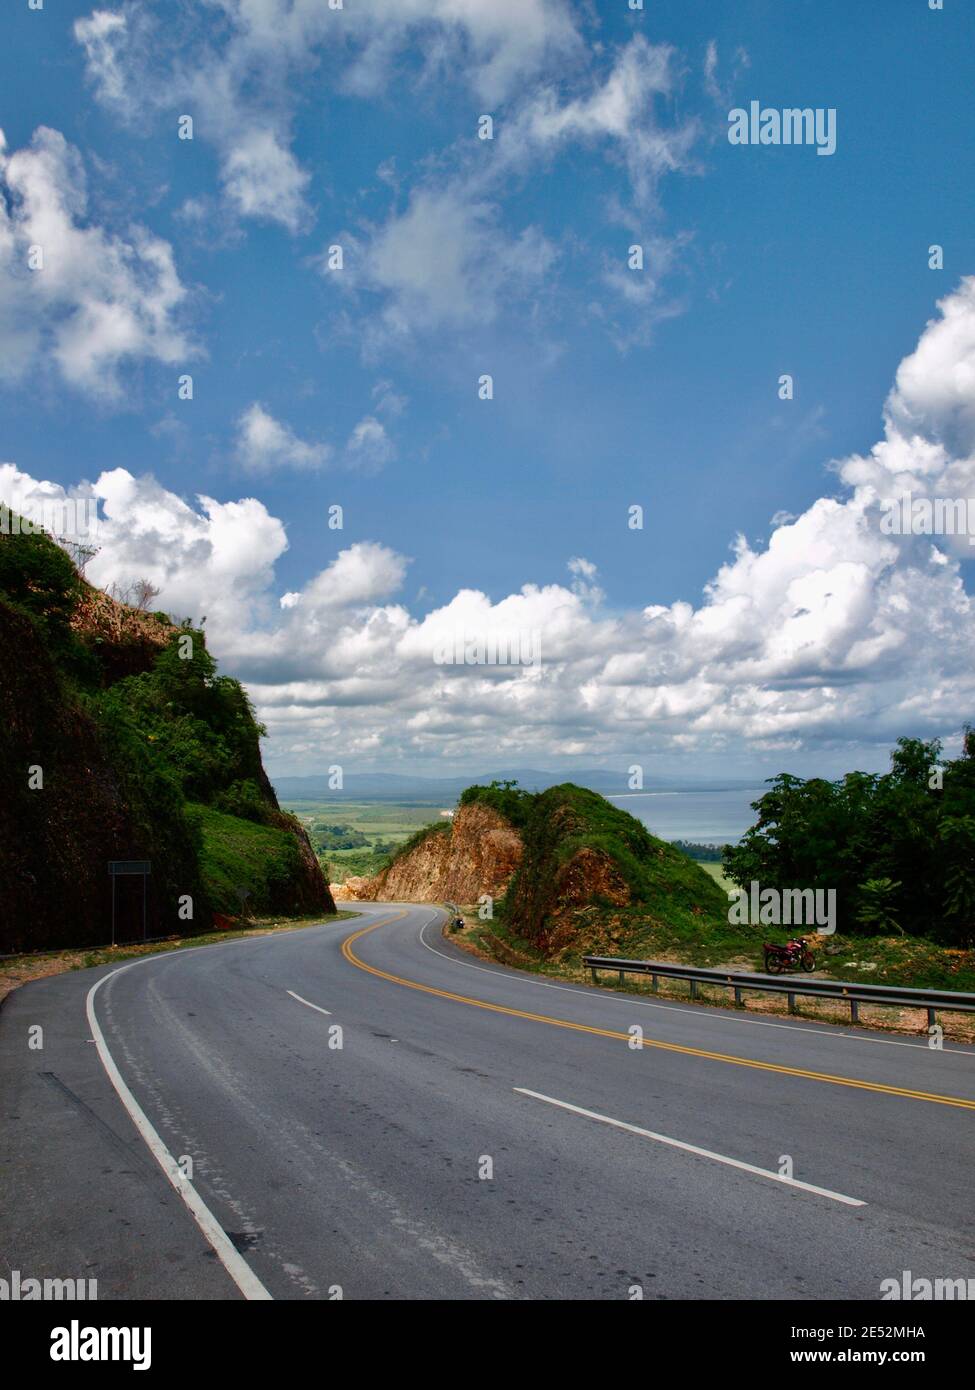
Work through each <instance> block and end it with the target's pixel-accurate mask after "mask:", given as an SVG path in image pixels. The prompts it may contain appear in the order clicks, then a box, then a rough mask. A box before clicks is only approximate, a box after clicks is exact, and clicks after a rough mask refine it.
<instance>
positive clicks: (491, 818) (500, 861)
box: [351, 805, 522, 903]
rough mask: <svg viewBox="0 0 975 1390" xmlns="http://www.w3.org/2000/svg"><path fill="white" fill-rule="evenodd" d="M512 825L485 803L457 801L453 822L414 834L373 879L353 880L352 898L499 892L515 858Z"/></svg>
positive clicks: (457, 897) (437, 898) (464, 898)
mask: <svg viewBox="0 0 975 1390" xmlns="http://www.w3.org/2000/svg"><path fill="white" fill-rule="evenodd" d="M521 855H522V844H521V836H520V835H519V834H518V832H517V830H516V829H515V828H514V826H512V825H511V824H509V822H508V821H507V820H505V818H504V817H503V816H501V815H499V814H498V812H497V811H495V810H492V808H491V807H489V806H480V805H473V806H461V807H460V809H459V810H458V811H457V813H456V815H455V816H454V819H453V821H451V822H445V824H444V825H443V827H441V826H436V827H434V828H433V829H431V830H430V831H428V832H427V833H426V834H425V835H423V836H421V837H419V840H418V842H417V843H414V844H413V845H412V846H411V847H410V848H409V849H408V850H407V851H406V852H405V853H401V854H400V855H398V856H397V857H396V858H395V859H394V860H393V862H392V864H390V866H389V867H388V868H387V869H384V870H383V872H382V873H380V874H377V875H376V877H375V878H371V879H366V880H356V881H355V883H354V885H353V886H352V888H351V892H352V893H353V894H354V896H355V897H357V898H360V899H363V900H368V901H372V902H411V903H423V902H455V903H475V902H477V900H478V898H479V897H480V896H481V895H482V894H483V893H489V894H490V895H491V897H492V898H496V897H501V896H502V895H503V894H504V891H505V889H506V888H507V886H508V883H509V881H510V879H511V876H512V874H513V873H514V872H515V870H516V869H517V867H518V865H519V864H520V863H521Z"/></svg>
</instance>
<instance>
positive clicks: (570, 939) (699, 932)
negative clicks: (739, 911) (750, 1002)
mask: <svg viewBox="0 0 975 1390" xmlns="http://www.w3.org/2000/svg"><path fill="white" fill-rule="evenodd" d="M460 803H461V805H462V806H463V805H471V804H473V803H482V804H486V805H488V806H491V807H492V808H493V809H494V810H495V811H497V812H498V813H499V814H500V815H503V816H504V817H505V818H506V819H507V820H508V821H509V822H510V823H511V824H512V825H513V826H514V827H515V828H516V829H517V830H518V831H519V833H520V835H521V838H522V842H523V845H524V855H523V858H522V861H521V864H520V865H519V867H518V868H517V870H516V871H515V873H514V875H513V877H512V879H511V881H510V883H509V884H508V889H507V892H506V894H505V896H504V899H503V900H502V901H501V902H500V903H498V904H497V906H496V913H497V917H498V922H499V925H503V926H504V927H505V928H506V929H507V930H508V931H509V932H511V933H513V934H514V935H515V936H517V937H518V938H519V939H520V940H521V941H522V942H523V943H527V944H528V945H529V946H530V947H531V948H533V949H534V950H536V951H538V952H540V953H541V954H543V955H544V956H547V957H550V958H551V957H555V956H561V955H565V954H569V955H573V954H582V953H583V952H585V951H589V950H596V951H599V950H604V949H605V950H607V951H612V952H613V953H620V952H621V951H623V952H624V953H629V951H630V950H632V951H633V952H634V953H635V952H636V951H638V949H639V948H640V945H641V943H642V941H643V940H644V939H645V938H646V936H647V934H648V933H657V934H658V939H659V934H660V933H664V934H666V935H667V936H669V937H670V938H672V939H673V940H674V941H675V943H676V942H678V941H681V940H686V941H689V942H690V941H700V940H702V939H704V938H707V939H709V940H711V941H713V942H718V941H720V939H721V938H722V936H724V935H725V934H729V935H730V934H731V932H732V930H733V929H732V928H730V927H729V924H728V920H727V918H728V900H727V897H726V895H725V893H724V892H723V891H722V890H721V888H720V887H719V886H718V884H717V883H716V882H715V880H714V878H713V877H712V876H711V875H710V874H708V873H706V872H705V871H704V870H703V869H702V868H701V866H700V865H698V864H697V863H695V862H694V861H693V860H692V859H689V858H688V857H687V856H686V855H684V854H682V853H681V852H680V851H679V850H676V849H674V848H673V846H671V845H668V844H666V843H665V842H664V841H663V840H658V839H657V838H656V837H655V836H653V835H651V834H650V832H649V831H648V830H647V829H646V827H645V826H644V825H643V824H642V822H640V821H638V820H636V819H635V818H634V817H633V816H631V815H629V814H628V813H627V812H626V811H622V810H620V809H619V808H618V807H616V806H614V805H613V804H612V803H611V802H609V801H606V800H605V798H604V797H602V796H600V795H599V794H598V792H593V791H589V790H588V789H586V788H585V787H578V786H575V785H574V784H572V783H569V782H567V783H563V784H561V785H560V786H556V787H550V788H549V789H548V790H546V791H543V792H539V793H531V792H525V791H521V790H519V789H518V788H516V787H511V786H506V785H501V786H497V785H495V786H490V787H469V788H468V789H467V791H465V792H464V793H463V795H462V796H461V798H460Z"/></svg>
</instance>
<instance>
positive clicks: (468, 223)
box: [342, 181, 556, 343]
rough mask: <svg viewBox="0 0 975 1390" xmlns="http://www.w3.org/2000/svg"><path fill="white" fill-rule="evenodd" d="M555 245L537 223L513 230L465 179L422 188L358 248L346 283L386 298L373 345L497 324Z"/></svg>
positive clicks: (541, 272) (540, 273)
mask: <svg viewBox="0 0 975 1390" xmlns="http://www.w3.org/2000/svg"><path fill="white" fill-rule="evenodd" d="M555 256H556V251H555V248H554V247H553V246H552V244H551V243H550V242H549V241H547V240H546V238H545V237H544V236H543V235H542V233H541V232H540V231H539V230H538V229H537V228H535V227H527V228H525V229H524V230H523V231H522V232H521V233H520V234H517V235H514V236H512V235H510V234H508V233H507V232H505V231H504V230H502V228H501V226H500V220H499V212H498V208H497V207H496V205H494V204H493V203H490V202H487V201H483V200H478V199H476V198H472V197H471V194H470V189H469V188H468V187H467V186H466V184H465V183H464V182H463V181H461V182H458V183H456V184H451V185H448V186H447V187H446V188H443V189H439V190H437V189H433V188H419V189H416V190H415V191H414V193H413V195H412V197H411V199H410V202H409V205H408V207H407V208H406V210H405V212H403V213H401V214H399V215H396V214H394V215H393V216H391V217H390V219H389V220H388V221H387V222H386V223H385V225H384V226H382V227H381V228H379V229H378V231H376V232H375V234H374V235H373V236H372V238H371V240H370V242H369V244H368V245H367V246H361V247H357V249H356V251H355V252H354V254H353V257H352V258H350V259H351V262H352V263H351V264H350V265H349V268H348V273H346V274H345V276H344V277H343V279H342V288H343V289H347V290H359V289H363V288H364V289H366V290H370V291H375V292H379V293H380V294H382V295H383V296H384V302H383V308H382V312H381V316H380V321H379V324H378V325H377V327H376V329H375V330H374V333H373V336H372V337H371V338H370V339H369V342H370V343H376V342H378V341H380V340H381V338H382V337H386V338H388V339H398V338H404V337H407V336H409V335H411V334H412V333H415V332H424V331H429V330H431V329H435V328H448V329H449V328H458V327H461V326H464V325H469V324H472V323H490V322H491V321H492V320H493V319H494V317H495V315H496V313H497V309H498V304H499V301H500V299H501V297H502V296H503V295H506V296H514V295H517V294H519V293H523V292H524V291H525V290H526V289H530V287H531V285H532V284H533V283H538V282H539V281H540V280H542V279H543V278H544V276H545V273H546V271H547V270H548V269H549V267H550V266H551V264H552V262H553V261H554V259H555Z"/></svg>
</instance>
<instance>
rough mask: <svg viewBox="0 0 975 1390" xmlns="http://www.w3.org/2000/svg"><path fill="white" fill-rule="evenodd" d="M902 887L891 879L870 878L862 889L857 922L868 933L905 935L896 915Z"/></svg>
mask: <svg viewBox="0 0 975 1390" xmlns="http://www.w3.org/2000/svg"><path fill="white" fill-rule="evenodd" d="M900 887H901V885H900V884H899V883H895V882H894V881H893V879H890V878H869V879H867V881H866V883H864V884H863V885H862V886H861V888H860V906H859V907H858V908H857V921H858V922H860V923H861V925H862V926H864V927H865V928H866V929H867V931H870V932H873V933H875V934H876V935H878V936H887V935H890V934H891V933H892V932H896V933H897V934H898V935H900V936H903V935H904V929H903V927H902V926H901V924H900V923H899V922H898V920H897V917H896V915H895V910H896V909H895V903H896V899H897V895H898V892H899V891H900Z"/></svg>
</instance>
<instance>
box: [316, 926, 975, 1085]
mask: <svg viewBox="0 0 975 1390" xmlns="http://www.w3.org/2000/svg"><path fill="white" fill-rule="evenodd" d="M406 915H407V914H406V912H400V913H398V914H397V916H395V917H389V918H387V919H386V920H384V921H382V922H374V923H373V924H372V925H371V926H369V927H363V928H361V929H360V930H359V931H356V932H353V933H352V935H351V936H347V937H346V938H345V940H344V941H343V942H342V955H343V956H344V957H345V959H346V960H347V961H348V962H349V964H350V965H354V966H355V967H356V968H357V969H359V970H366V971H368V972H369V974H370V975H376V976H377V977H378V978H379V979H381V980H389V981H390V983H391V984H394V985H403V986H404V988H406V989H418V990H421V991H422V992H423V993H424V994H434V995H436V996H437V998H439V999H450V1000H453V1002H454V1003H456V1004H467V1005H469V1006H470V1008H472V1009H487V1010H489V1011H490V1012H491V1013H495V1014H506V1015H507V1016H508V1017H509V1018H524V1019H527V1020H528V1021H529V1022H531V1023H547V1024H548V1026H549V1027H550V1028H569V1029H571V1031H572V1032H574V1033H592V1034H593V1035H594V1036H595V1037H597V1038H612V1039H613V1040H614V1041H616V1042H625V1043H629V1042H630V1041H631V1037H630V1034H629V1033H619V1032H616V1031H615V1030H614V1029H611V1028H594V1027H592V1026H591V1025H590V1024H588V1023H572V1022H570V1020H569V1019H566V1018H552V1017H551V1016H550V1015H548V1014H536V1013H529V1012H528V1011H527V1010H525V1009H512V1008H509V1007H508V1006H507V1005H505V1004H491V1003H489V1002H488V1001H487V1000H486V999H472V998H471V997H470V996H469V995H466V994H454V993H453V992H452V991H451V990H448V989H437V988H436V987H435V986H434V985H422V984H420V983H419V981H417V980H406V979H404V978H403V976H402V975H392V974H390V972H389V971H388V970H380V969H379V968H378V967H377V966H375V965H368V964H367V963H366V962H365V961H364V960H362V959H361V958H360V957H359V956H357V955H356V954H355V952H354V951H353V950H352V946H353V943H354V942H356V941H358V940H359V939H360V938H361V937H363V936H368V935H369V933H370V932H373V931H376V929H377V928H378V927H387V926H389V925H390V923H392V922H398V921H400V920H401V918H403V917H405V916H406ZM643 1047H644V1048H658V1049H659V1050H660V1051H662V1052H679V1053H682V1054H683V1055H684V1056H685V1057H702V1058H705V1059H706V1060H707V1061H709V1062H725V1063H727V1064H729V1065H731V1066H735V1067H752V1068H754V1069H755V1070H756V1071H774V1072H779V1073H780V1075H782V1076H801V1077H803V1078H805V1080H807V1081H825V1082H827V1083H829V1084H830V1085H832V1086H852V1087H855V1088H856V1089H857V1090H861V1091H878V1092H880V1093H881V1094H882V1095H887V1096H901V1097H903V1098H904V1099H905V1100H926V1101H930V1102H932V1103H933V1104H934V1105H953V1106H955V1107H956V1108H957V1109H960V1110H975V1100H965V1099H964V1098H963V1097H961V1096H941V1095H937V1094H936V1093H934V1092H931V1091H911V1090H908V1089H907V1088H906V1087H903V1086H885V1085H883V1084H882V1083H881V1082H879V1081H861V1080H859V1079H857V1078H855V1077H851V1076H833V1075H831V1074H830V1073H829V1072H822V1071H807V1070H805V1068H803V1067H784V1066H781V1065H780V1064H779V1063H778V1062H758V1061H755V1060H754V1059H753V1058H751V1057H735V1056H732V1055H731V1054H729V1053H726V1052H709V1051H707V1050H706V1049H705V1048H701V1047H684V1046H683V1045H682V1044H680V1043H669V1042H658V1041H656V1040H653V1039H649V1038H644V1039H643Z"/></svg>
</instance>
